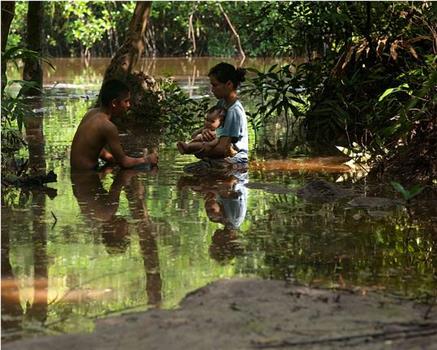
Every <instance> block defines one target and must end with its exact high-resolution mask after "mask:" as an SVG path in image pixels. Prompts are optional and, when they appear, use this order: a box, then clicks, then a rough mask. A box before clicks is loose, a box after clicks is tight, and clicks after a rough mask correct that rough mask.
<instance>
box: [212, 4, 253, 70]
mask: <svg viewBox="0 0 437 350" xmlns="http://www.w3.org/2000/svg"><path fill="white" fill-rule="evenodd" d="M217 5H218V7H219V8H220V11H221V12H222V14H223V17H224V18H225V20H226V23H227V24H228V26H229V28H230V29H231V31H232V34H234V37H235V39H236V40H237V47H238V51H239V53H240V57H241V62H240V66H241V65H242V64H243V62H244V60H245V59H246V55H245V54H244V51H243V48H242V47H241V41H240V36H239V35H238V33H237V31H236V30H235V28H234V26H233V25H232V22H231V20H230V19H229V17H228V15H227V14H226V12H225V10H224V9H223V7H222V5H221V4H217Z"/></svg>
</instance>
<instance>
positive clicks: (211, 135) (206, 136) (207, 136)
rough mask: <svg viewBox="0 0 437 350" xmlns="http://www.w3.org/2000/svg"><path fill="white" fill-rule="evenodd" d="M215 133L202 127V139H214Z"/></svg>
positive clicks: (207, 140)
mask: <svg viewBox="0 0 437 350" xmlns="http://www.w3.org/2000/svg"><path fill="white" fill-rule="evenodd" d="M215 136H216V135H215V133H214V132H213V131H211V130H209V129H204V130H203V131H202V137H203V141H206V142H209V141H212V140H214V139H215Z"/></svg>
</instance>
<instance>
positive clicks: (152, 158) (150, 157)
mask: <svg viewBox="0 0 437 350" xmlns="http://www.w3.org/2000/svg"><path fill="white" fill-rule="evenodd" d="M147 153H148V150H147V148H145V149H144V160H145V161H146V163H148V164H151V165H157V164H158V161H159V157H158V152H157V151H156V150H153V151H152V153H150V154H147Z"/></svg>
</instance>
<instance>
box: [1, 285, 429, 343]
mask: <svg viewBox="0 0 437 350" xmlns="http://www.w3.org/2000/svg"><path fill="white" fill-rule="evenodd" d="M3 348H4V349H7V350H14V349H20V350H25V349H33V350H38V349H44V350H54V349H93V350H97V349H105V350H108V349H127V350H129V349H274V348H277V349H280V348H283V349H289V348H295V349H339V348H356V349H409V350H410V349H437V308H435V307H432V305H429V304H428V305H427V304H419V303H416V302H413V301H407V300H405V299H399V298H397V297H393V296H391V297H389V296H383V295H380V294H376V293H374V292H366V291H365V290H362V289H361V290H355V291H345V290H343V291H339V290H335V291H334V290H327V289H315V288H308V287H304V286H299V285H296V284H292V283H287V282H283V281H265V280H264V281H263V280H254V279H232V280H220V281H217V282H214V283H212V284H209V285H207V286H206V287H203V288H200V289H198V290H196V291H195V292H193V293H191V294H189V295H188V296H187V297H186V298H185V299H184V300H183V301H182V303H181V305H180V308H179V309H177V310H159V309H152V310H149V311H147V312H141V313H135V314H127V315H123V316H118V317H113V318H107V319H102V320H100V321H98V322H97V327H96V330H95V332H93V333H88V334H69V335H62V336H56V337H43V338H36V339H27V340H24V341H17V342H13V343H9V344H5V345H4V346H3Z"/></svg>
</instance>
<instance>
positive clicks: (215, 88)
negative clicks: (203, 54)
mask: <svg viewBox="0 0 437 350" xmlns="http://www.w3.org/2000/svg"><path fill="white" fill-rule="evenodd" d="M245 75H246V70H245V69H243V68H235V67H234V66H233V65H231V64H229V63H224V62H222V63H219V64H218V65H216V66H214V67H213V68H211V70H210V71H209V74H208V76H209V79H210V82H211V90H212V93H213V94H214V96H215V97H216V98H218V99H219V102H218V103H217V104H218V105H219V106H220V107H223V108H225V110H226V117H225V122H224V124H223V126H222V127H220V128H218V129H217V137H218V138H219V142H218V144H217V145H216V146H215V147H214V148H212V149H210V150H208V151H205V152H203V153H201V154H199V157H200V158H202V159H204V158H208V159H223V160H224V161H225V162H227V163H230V164H241V163H243V164H244V163H247V160H248V148H249V144H248V143H249V142H248V131H247V118H246V113H245V111H244V108H243V105H242V104H241V102H240V101H239V99H238V94H237V88H238V87H239V86H240V84H241V83H242V82H243V81H244V80H245ZM202 135H203V137H204V139H205V140H206V141H212V140H213V139H214V138H215V137H216V136H215V135H214V134H213V133H211V132H210V131H209V130H204V131H203V132H202ZM231 147H233V148H234V149H236V150H237V151H238V153H237V154H236V155H235V156H233V157H226V155H227V154H228V151H229V149H230V148H231Z"/></svg>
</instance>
